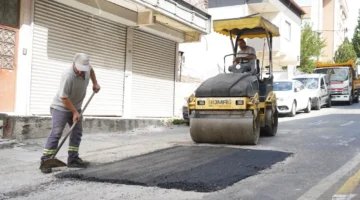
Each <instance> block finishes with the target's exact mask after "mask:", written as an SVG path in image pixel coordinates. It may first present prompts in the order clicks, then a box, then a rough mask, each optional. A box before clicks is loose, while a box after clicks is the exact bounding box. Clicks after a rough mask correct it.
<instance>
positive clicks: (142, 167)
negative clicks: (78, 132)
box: [56, 146, 291, 192]
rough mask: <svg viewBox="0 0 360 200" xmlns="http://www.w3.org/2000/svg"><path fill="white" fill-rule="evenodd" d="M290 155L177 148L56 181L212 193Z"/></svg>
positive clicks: (72, 173)
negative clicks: (70, 180) (107, 183)
mask: <svg viewBox="0 0 360 200" xmlns="http://www.w3.org/2000/svg"><path fill="white" fill-rule="evenodd" d="M290 155H291V153H287V152H280V151H269V150H248V149H239V148H229V147H204V146H177V147H172V148H167V149H162V150H159V151H156V152H152V153H148V154H144V155H140V156H136V157H131V158H127V159H124V160H120V161H116V162H112V163H106V164H101V165H96V166H92V167H89V168H87V169H80V170H75V171H68V172H63V173H60V174H58V175H56V176H57V177H58V178H74V179H79V180H84V181H97V182H109V183H119V184H128V185H141V186H156V187H160V188H166V189H179V190H184V191H197V192H213V191H217V190H221V189H225V188H226V187H228V186H231V185H232V184H234V183H236V182H238V181H241V180H242V179H245V178H247V177H250V176H253V175H256V174H257V173H259V171H261V170H264V169H267V168H269V167H271V166H272V165H274V164H275V163H277V162H281V161H283V160H285V159H286V158H287V157H288V156H290Z"/></svg>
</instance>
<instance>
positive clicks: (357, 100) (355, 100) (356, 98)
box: [354, 93, 359, 103]
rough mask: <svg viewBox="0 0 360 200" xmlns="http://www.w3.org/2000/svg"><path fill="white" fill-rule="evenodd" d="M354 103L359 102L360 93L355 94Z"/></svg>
mask: <svg viewBox="0 0 360 200" xmlns="http://www.w3.org/2000/svg"><path fill="white" fill-rule="evenodd" d="M354 103H359V93H358V94H357V95H356V96H355V98H354Z"/></svg>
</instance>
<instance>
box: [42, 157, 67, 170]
mask: <svg viewBox="0 0 360 200" xmlns="http://www.w3.org/2000/svg"><path fill="white" fill-rule="evenodd" d="M65 166H66V164H65V163H64V162H62V161H61V160H58V159H56V158H50V159H47V160H45V161H44V162H43V163H41V165H40V169H44V168H55V167H65Z"/></svg>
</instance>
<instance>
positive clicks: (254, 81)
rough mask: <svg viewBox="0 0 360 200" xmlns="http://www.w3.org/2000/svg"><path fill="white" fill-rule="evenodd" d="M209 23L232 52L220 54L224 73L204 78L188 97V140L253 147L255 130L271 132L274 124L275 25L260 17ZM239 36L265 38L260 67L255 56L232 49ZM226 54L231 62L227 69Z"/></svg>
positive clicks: (265, 133)
mask: <svg viewBox="0 0 360 200" xmlns="http://www.w3.org/2000/svg"><path fill="white" fill-rule="evenodd" d="M213 27H214V31H215V32H217V33H220V34H223V35H226V36H229V37H230V41H231V46H232V50H233V53H231V54H229V55H225V57H224V73H220V74H218V75H216V76H214V77H211V78H209V79H207V80H205V81H204V82H203V83H202V84H201V85H200V86H199V87H198V88H197V89H196V90H195V92H194V93H193V94H192V95H191V96H190V97H189V99H188V110H189V111H188V112H189V118H190V135H191V138H192V140H193V141H194V142H196V143H217V144H235V145H256V144H257V143H258V141H259V138H260V134H261V135H266V136H275V135H276V132H277V127H278V111H277V106H276V95H275V93H274V92H273V66H272V43H273V41H272V39H273V37H278V36H280V34H279V29H278V27H276V26H275V25H274V24H272V23H271V22H269V21H268V20H266V19H265V18H263V17H261V16H248V17H243V18H237V19H226V20H214V22H213ZM245 38H251V39H252V38H263V39H264V41H266V43H267V46H268V50H269V51H268V52H269V57H268V59H266V60H267V61H266V62H267V64H266V66H265V67H264V68H262V67H260V64H259V63H260V61H259V59H257V57H256V55H255V54H250V53H248V54H246V53H241V52H240V51H239V52H238V48H239V47H238V44H237V42H234V39H235V41H238V40H240V39H245ZM264 52H265V49H264ZM264 52H263V54H264ZM249 55H251V56H249ZM227 56H231V57H230V58H232V60H231V61H233V63H232V65H230V66H229V67H228V71H229V72H228V73H227V72H226V66H225V59H226V57H227ZM263 58H264V57H263ZM264 63H265V61H264V60H263V61H262V65H263V66H264Z"/></svg>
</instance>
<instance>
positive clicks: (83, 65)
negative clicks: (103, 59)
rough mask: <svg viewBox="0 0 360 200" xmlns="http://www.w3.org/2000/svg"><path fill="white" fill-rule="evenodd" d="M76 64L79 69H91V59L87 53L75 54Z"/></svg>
mask: <svg viewBox="0 0 360 200" xmlns="http://www.w3.org/2000/svg"><path fill="white" fill-rule="evenodd" d="M74 64H75V67H76V69H78V70H79V71H84V72H87V71H90V68H91V66H90V59H89V56H88V55H87V54H86V53H77V54H75V56H74Z"/></svg>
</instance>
